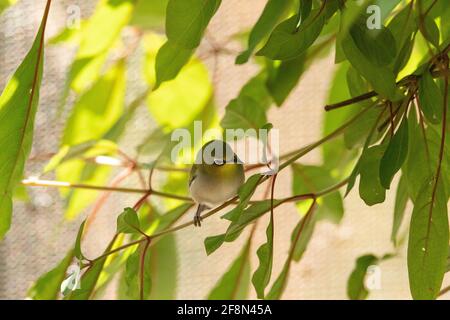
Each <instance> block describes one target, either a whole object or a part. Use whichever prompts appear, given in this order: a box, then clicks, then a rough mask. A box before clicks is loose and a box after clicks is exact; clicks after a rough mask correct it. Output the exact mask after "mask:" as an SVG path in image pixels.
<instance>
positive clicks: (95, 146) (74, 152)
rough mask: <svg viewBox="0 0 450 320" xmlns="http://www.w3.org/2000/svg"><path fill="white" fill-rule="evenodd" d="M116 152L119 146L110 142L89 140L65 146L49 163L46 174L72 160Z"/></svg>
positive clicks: (45, 170)
mask: <svg viewBox="0 0 450 320" xmlns="http://www.w3.org/2000/svg"><path fill="white" fill-rule="evenodd" d="M116 152H117V145H116V144H115V143H114V142H112V141H109V140H89V141H86V142H81V143H80V144H75V145H73V146H69V145H64V146H62V147H61V148H60V149H59V151H58V152H57V153H56V154H55V155H54V156H53V157H52V158H51V159H50V161H49V162H48V163H47V165H46V166H45V168H44V172H50V171H52V170H55V169H56V168H57V167H59V166H60V165H61V164H63V163H65V162H67V161H70V160H75V159H86V158H92V157H96V156H101V155H111V154H115V153H116Z"/></svg>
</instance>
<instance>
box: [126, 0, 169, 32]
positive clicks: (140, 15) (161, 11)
mask: <svg viewBox="0 0 450 320" xmlns="http://www.w3.org/2000/svg"><path fill="white" fill-rule="evenodd" d="M168 2H169V0H144V1H142V0H141V1H137V2H136V8H135V9H134V11H133V14H132V16H131V19H130V23H129V24H130V25H133V26H137V27H140V28H144V29H154V28H163V27H164V22H165V17H166V8H167V3H168Z"/></svg>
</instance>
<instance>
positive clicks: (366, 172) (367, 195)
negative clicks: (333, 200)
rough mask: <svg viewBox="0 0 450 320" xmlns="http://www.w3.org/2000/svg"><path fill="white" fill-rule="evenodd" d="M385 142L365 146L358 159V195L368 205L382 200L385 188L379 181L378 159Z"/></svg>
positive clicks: (384, 196) (383, 150) (384, 195)
mask: <svg viewBox="0 0 450 320" xmlns="http://www.w3.org/2000/svg"><path fill="white" fill-rule="evenodd" d="M385 150H386V144H381V145H378V146H374V147H370V148H367V149H365V150H364V151H363V154H362V155H361V159H360V161H359V164H358V167H359V173H360V180H359V195H360V197H361V199H363V200H364V202H365V203H366V204H367V205H368V206H373V205H374V204H377V203H382V202H384V199H385V198H386V189H384V188H383V186H382V185H381V181H380V161H381V157H382V156H383V154H384V152H385Z"/></svg>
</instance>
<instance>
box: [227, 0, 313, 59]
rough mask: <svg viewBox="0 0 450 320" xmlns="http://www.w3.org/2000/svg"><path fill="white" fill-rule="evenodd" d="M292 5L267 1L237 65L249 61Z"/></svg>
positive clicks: (286, 0)
mask: <svg viewBox="0 0 450 320" xmlns="http://www.w3.org/2000/svg"><path fill="white" fill-rule="evenodd" d="M301 2H302V3H303V2H304V1H301ZM290 3H291V1H290V0H268V1H267V3H266V6H265V7H264V10H263V12H262V13H261V16H260V17H259V18H258V21H256V23H255V25H254V26H253V28H252V30H251V31H250V36H249V37H248V48H247V49H246V50H245V51H243V52H242V53H241V54H239V55H238V56H237V57H236V64H243V63H246V62H247V61H248V59H249V58H250V56H251V55H252V53H253V51H254V50H255V48H256V46H257V45H258V44H259V43H260V42H261V41H262V40H263V39H264V38H265V37H267V36H268V35H269V33H270V32H271V31H272V29H273V28H274V26H275V24H276V23H277V21H278V20H279V19H280V17H282V16H283V15H284V13H285V12H286V11H287V9H288V7H289V5H290Z"/></svg>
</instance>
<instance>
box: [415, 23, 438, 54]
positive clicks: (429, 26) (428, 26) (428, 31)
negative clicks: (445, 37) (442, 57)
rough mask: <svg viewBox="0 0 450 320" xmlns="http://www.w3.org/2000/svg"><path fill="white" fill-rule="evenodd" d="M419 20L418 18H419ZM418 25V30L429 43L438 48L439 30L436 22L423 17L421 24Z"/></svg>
mask: <svg viewBox="0 0 450 320" xmlns="http://www.w3.org/2000/svg"><path fill="white" fill-rule="evenodd" d="M419 19H420V18H419ZM418 23H419V30H420V32H421V33H422V35H423V36H424V38H425V39H427V40H428V41H429V42H430V43H432V44H433V45H434V46H435V47H436V48H439V28H438V26H437V25H436V22H435V21H434V20H433V19H432V18H430V17H429V16H428V15H426V16H423V24H422V23H420V22H418Z"/></svg>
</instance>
